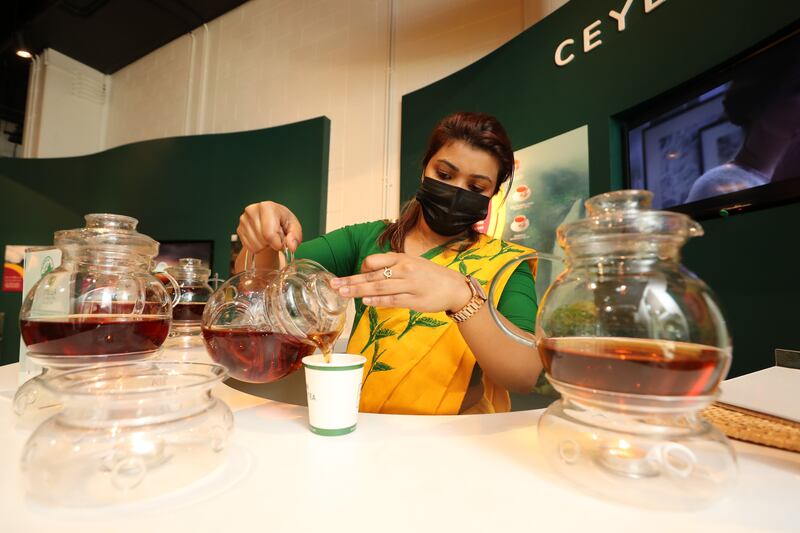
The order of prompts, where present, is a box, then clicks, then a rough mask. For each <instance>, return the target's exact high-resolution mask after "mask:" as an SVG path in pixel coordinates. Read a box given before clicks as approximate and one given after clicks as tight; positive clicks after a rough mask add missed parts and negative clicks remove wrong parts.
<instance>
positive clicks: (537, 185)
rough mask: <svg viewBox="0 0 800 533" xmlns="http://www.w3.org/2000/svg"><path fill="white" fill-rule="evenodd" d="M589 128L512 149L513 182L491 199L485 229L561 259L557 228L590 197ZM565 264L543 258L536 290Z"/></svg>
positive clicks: (578, 212) (580, 210)
mask: <svg viewBox="0 0 800 533" xmlns="http://www.w3.org/2000/svg"><path fill="white" fill-rule="evenodd" d="M588 133H589V128H588V126H581V127H580V128H577V129H574V130H571V131H568V132H566V133H563V134H561V135H558V136H556V137H552V138H550V139H547V140H545V141H542V142H540V143H536V144H533V145H531V146H528V147H525V148H522V149H520V150H517V151H515V152H514V160H515V171H514V182H513V184H512V186H511V190H510V191H509V194H508V197H506V195H505V191H502V192H501V194H500V195H498V196H497V197H495V198H493V199H492V202H491V205H490V208H489V215H488V216H487V218H486V220H485V221H484V222H483V227H482V228H481V230H482V231H484V232H485V233H487V234H488V235H491V236H492V237H495V238H500V239H503V240H505V241H508V242H512V243H519V244H522V245H525V246H528V247H530V248H534V249H535V250H537V251H539V252H543V253H548V254H553V255H555V256H557V257H563V253H562V250H561V248H560V247H559V246H558V243H557V242H556V228H558V226H559V225H560V224H562V223H564V222H569V221H572V220H576V219H578V218H581V217H582V216H584V212H583V211H584V207H583V202H584V201H585V200H586V199H587V198H588V197H589V136H588ZM562 270H563V265H560V264H555V265H553V264H551V263H550V262H548V261H540V262H539V266H538V272H537V275H536V293H537V295H538V297H539V298H541V296H542V295H543V294H544V292H545V290H546V289H547V287H549V286H550V283H551V282H552V280H553V279H554V278H555V277H556V276H557V275H558V274H559V273H560V272H561V271H562Z"/></svg>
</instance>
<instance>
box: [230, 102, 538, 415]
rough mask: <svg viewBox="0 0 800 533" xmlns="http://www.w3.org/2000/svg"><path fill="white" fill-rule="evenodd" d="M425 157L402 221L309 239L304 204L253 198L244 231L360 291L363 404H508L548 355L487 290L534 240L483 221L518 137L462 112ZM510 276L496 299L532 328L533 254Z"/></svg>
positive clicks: (381, 408) (445, 408)
mask: <svg viewBox="0 0 800 533" xmlns="http://www.w3.org/2000/svg"><path fill="white" fill-rule="evenodd" d="M422 163H423V164H422V167H423V177H422V183H421V185H420V188H419V190H418V192H417V195H416V198H415V199H414V200H412V201H411V202H409V204H407V205H406V207H405V208H404V209H403V212H402V214H401V216H400V218H399V220H397V221H396V222H394V223H388V222H385V221H377V222H370V223H366V224H357V225H354V226H348V227H345V228H342V229H339V230H336V231H333V232H331V233H329V234H327V235H325V236H323V237H320V238H318V239H314V240H312V241H310V242H307V243H303V244H300V243H301V241H302V229H301V226H300V222H299V221H298V220H297V218H296V217H295V216H294V215H293V214H292V212H291V211H290V210H289V209H287V208H286V207H285V206H282V205H279V204H276V203H273V202H260V203H257V204H252V205H249V206H248V207H247V208H246V209H245V211H244V213H243V214H242V216H241V217H240V219H239V221H240V223H239V227H238V230H237V233H238V234H239V237H240V239H241V241H242V245H243V246H244V247H245V248H247V249H248V250H251V251H253V252H257V254H256V264H257V265H258V266H260V267H265V268H275V267H276V266H277V265H278V251H280V250H282V249H283V248H284V247H288V248H290V249H292V250H296V257H298V258H299V257H306V258H309V259H313V260H315V261H317V262H319V263H321V264H322V265H323V266H324V267H325V268H327V269H328V270H330V271H331V272H333V273H334V274H335V275H336V276H338V278H337V279H336V280H334V281H333V282H332V285H333V287H334V288H336V289H338V290H339V293H340V294H341V295H342V296H344V297H348V298H355V299H356V301H355V304H356V317H355V322H354V326H353V331H352V335H351V337H350V342H349V345H348V352H349V353H360V354H363V355H364V356H365V357H366V358H367V364H366V366H365V371H364V378H363V386H362V392H361V405H360V408H361V410H362V411H367V412H381V413H408V414H457V413H489V412H500V411H508V410H510V407H511V406H510V401H509V397H508V392H507V390H514V391H522V392H528V391H530V390H531V389H532V388H533V387H534V385H535V383H536V379H537V377H538V375H539V373H540V371H541V363H540V361H539V357H538V355H537V353H536V351H535V350H534V349H531V348H528V347H525V346H522V345H521V344H519V343H516V342H514V341H513V340H511V339H510V338H508V337H507V336H506V335H505V334H504V333H503V332H502V331H501V330H500V329H499V328H498V327H497V325H496V324H495V323H494V321H493V320H492V317H491V315H490V314H489V310H488V309H487V306H488V304H485V305H484V301H485V298H486V296H485V293H484V290H483V289H484V288H485V287H487V286H488V283H490V282H491V281H492V279H493V278H494V277H495V276H496V275H497V272H498V270H499V269H500V267H502V266H503V265H504V264H505V263H506V262H508V261H509V260H511V259H513V258H514V257H517V256H519V255H522V254H524V253H528V252H530V251H531V250H529V249H526V248H524V247H522V246H518V245H510V244H508V243H505V242H502V241H500V240H496V239H491V238H489V237H488V236H486V235H483V234H479V233H477V232H476V231H475V230H474V229H473V227H472V226H473V225H474V224H475V223H476V222H478V221H480V220H483V218H484V217H485V216H486V213H487V210H488V205H489V200H490V199H491V197H492V196H494V195H495V194H497V192H498V191H499V190H500V187H501V186H502V185H503V184H504V183H505V182H508V181H510V180H511V178H512V173H513V169H514V154H513V151H512V149H511V142H510V141H509V139H508V136H507V134H506V132H505V130H504V129H503V127H502V125H500V123H499V122H498V121H497V120H496V119H495V118H493V117H490V116H488V115H484V114H479V113H455V114H453V115H450V116H448V117H446V118H444V119H443V120H442V121H441V122H439V124H438V125H437V126H436V128H435V129H434V131H433V134H432V135H431V139H430V142H429V143H428V149H427V151H426V154H425V157H424V159H423V162H422ZM240 255H242V256H243V255H244V254H240ZM243 260H244V259H243V257H240V258H239V260H237V265H236V266H237V270H242V269H243V267H244V264H243ZM533 266H534V267H535V265H533ZM498 283H499V285H498V287H499V289H501V291H502V292H501V297H500V301H499V303H498V302H495V303H497V304H498V309H499V311H500V313H501V314H502V315H503V316H504V317H505V322H506V324H507V325H509V326H510V327H511V328H512V329H514V330H515V331H517V332H519V333H521V334H526V333H524V332H527V334H530V333H532V332H533V328H534V319H535V315H536V294H535V288H534V282H533V272H532V270H531V265H528V264H527V263H524V262H523V263H521V264H520V266H519V267H518V268H516V269H515V270H514V271H513V272H506V274H505V275H504V279H501V280H499V282H498Z"/></svg>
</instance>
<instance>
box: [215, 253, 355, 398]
mask: <svg viewBox="0 0 800 533" xmlns="http://www.w3.org/2000/svg"><path fill="white" fill-rule="evenodd" d="M290 259H291V258H290ZM333 277H334V276H333V274H331V273H330V272H328V271H327V270H325V268H323V267H322V266H321V265H320V264H318V263H316V262H314V261H311V260H308V259H300V260H291V261H290V262H288V264H287V265H286V266H285V267H284V268H282V269H280V270H263V269H256V268H254V267H252V266H251V267H249V268H247V269H246V270H245V271H244V272H241V273H239V274H237V275H235V276H233V277H231V278H230V279H229V280H228V281H226V282H225V283H224V284H222V285H221V286H220V287H219V289H217V291H216V292H215V293H214V294H213V295H212V296H211V298H210V299H209V301H208V304H207V305H206V310H205V312H204V313H203V339H204V341H205V344H206V348H207V350H208V352H209V354H210V355H211V357H212V359H214V360H215V361H217V362H218V363H220V364H222V365H224V366H226V367H227V368H228V371H229V373H230V375H231V376H232V377H234V378H236V379H239V380H242V381H248V382H252V383H267V382H271V381H275V380H278V379H281V378H283V377H285V376H287V375H289V374H291V373H292V372H294V371H296V370H297V369H299V368H300V367H301V366H302V359H303V357H306V356H307V355H311V354H312V353H314V351H315V350H316V349H317V348H319V349H320V350H322V351H323V353H330V351H331V350H332V348H333V344H334V342H335V341H336V339H337V338H338V337H339V335H340V334H341V332H342V329H343V327H344V322H345V310H346V307H347V300H345V299H343V298H341V297H340V296H339V295H338V293H336V291H334V290H333V289H332V288H331V286H330V280H331V279H333Z"/></svg>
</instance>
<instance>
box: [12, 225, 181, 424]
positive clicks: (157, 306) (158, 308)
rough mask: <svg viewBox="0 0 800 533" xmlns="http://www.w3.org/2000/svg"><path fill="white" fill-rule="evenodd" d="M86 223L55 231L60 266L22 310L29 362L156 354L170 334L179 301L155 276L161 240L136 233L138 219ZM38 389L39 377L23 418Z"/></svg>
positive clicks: (65, 364)
mask: <svg viewBox="0 0 800 533" xmlns="http://www.w3.org/2000/svg"><path fill="white" fill-rule="evenodd" d="M85 219H86V226H85V227H83V228H78V229H71V230H62V231H57V232H56V233H55V234H54V244H55V246H56V247H57V248H59V249H60V250H61V252H62V257H63V258H62V262H61V266H60V267H58V268H56V269H55V270H52V271H51V272H49V273H47V274H45V275H44V276H43V277H42V279H40V280H39V281H38V282H37V283H36V284H35V285H34V286H33V287H31V290H30V291H29V292H28V294H27V296H26V297H25V300H24V301H23V303H22V308H21V310H20V317H19V318H20V331H21V334H22V339H23V341H24V342H25V345H26V346H27V351H28V357H30V358H31V359H32V360H33V361H34V362H36V363H38V364H40V365H42V366H43V367H45V369H48V368H49V369H64V368H69V367H75V366H81V365H90V364H97V363H106V362H119V361H133V360H140V359H146V358H149V357H153V356H155V355H156V354H157V352H158V351H159V349H160V348H161V345H162V344H163V343H164V341H165V340H166V338H167V335H168V333H169V328H170V321H171V319H172V306H173V304H174V303H175V301H176V299H175V298H173V296H172V295H170V294H169V292H168V291H167V289H166V288H165V287H164V285H163V284H162V283H161V281H160V280H159V279H158V278H156V277H155V276H154V275H153V274H151V273H150V265H151V263H152V259H153V257H155V256H156V255H157V254H158V242H156V241H155V240H153V239H151V238H150V237H148V236H146V235H143V234H141V233H139V232H138V231H136V225H137V223H138V221H137V220H136V219H135V218H131V217H127V216H122V215H112V214H91V215H86V216H85ZM168 279H169V281H170V283H171V284H174V285H173V286H174V291H173V292H174V293H175V292H176V291H177V289H178V286H177V284H175V281H174V280H173V279H172V278H171V277H170V276H168ZM176 296H177V294H176ZM37 391H39V392H41V389H40V388H39V387H37V380H36V378H34V380H31V381H29V382H27V383H26V384H25V385H23V387H21V388H20V389H19V390H18V391H17V396H16V398H15V408H16V410H17V412H18V413H19V414H22V412H23V411H24V410H25V409H26V407H28V406H30V405H32V404H33V403H34V402H36V401H38V400H37V394H38V392H37Z"/></svg>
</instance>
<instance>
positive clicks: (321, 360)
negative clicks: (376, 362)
mask: <svg viewBox="0 0 800 533" xmlns="http://www.w3.org/2000/svg"><path fill="white" fill-rule="evenodd" d="M366 362H367V358H366V357H364V356H363V355H353V354H349V353H334V354H331V362H330V363H326V362H325V357H324V356H323V355H322V354H315V355H309V356H308V357H303V366H304V367H306V368H310V369H312V370H323V371H330V372H339V371H344V370H356V369H359V368H364V363H366Z"/></svg>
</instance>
